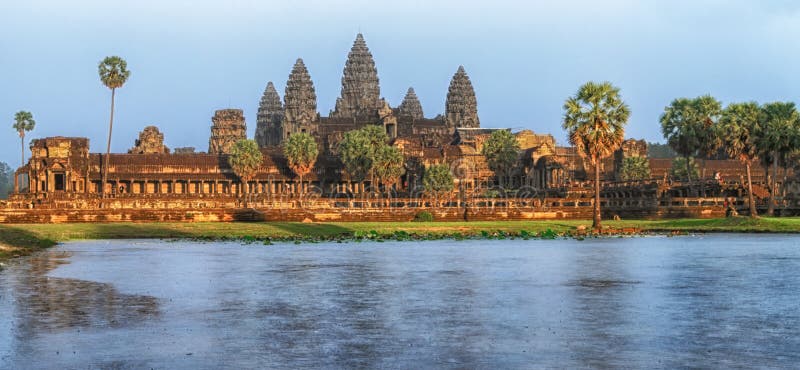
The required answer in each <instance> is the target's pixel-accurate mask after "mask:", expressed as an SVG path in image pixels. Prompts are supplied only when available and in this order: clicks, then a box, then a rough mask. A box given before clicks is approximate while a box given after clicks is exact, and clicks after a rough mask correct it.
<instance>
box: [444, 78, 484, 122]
mask: <svg viewBox="0 0 800 370" xmlns="http://www.w3.org/2000/svg"><path fill="white" fill-rule="evenodd" d="M445 123H446V124H447V127H448V128H449V129H450V130H451V131H455V129H456V128H476V127H480V126H481V123H480V120H479V119H478V101H477V99H476V98H475V89H473V88H472V82H471V81H470V80H469V76H467V72H466V71H464V67H463V66H459V67H458V71H456V74H455V75H453V79H452V80H451V81H450V88H449V89H448V90H447V101H446V102H445Z"/></svg>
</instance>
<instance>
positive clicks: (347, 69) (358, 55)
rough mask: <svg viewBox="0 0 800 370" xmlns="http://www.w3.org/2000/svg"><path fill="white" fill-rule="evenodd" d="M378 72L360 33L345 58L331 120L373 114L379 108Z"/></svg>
mask: <svg viewBox="0 0 800 370" xmlns="http://www.w3.org/2000/svg"><path fill="white" fill-rule="evenodd" d="M380 96H381V91H380V85H379V80H378V70H377V68H375V61H374V60H373V59H372V53H370V51H369V48H368V47H367V43H366V42H365V41H364V36H363V35H361V34H360V33H359V34H358V35H357V36H356V40H355V41H354V42H353V47H352V48H351V49H350V53H349V54H348V55H347V61H346V62H345V65H344V73H343V76H342V92H341V96H340V97H339V98H337V99H336V108H335V109H334V111H333V113H332V114H331V116H333V117H351V118H352V117H358V116H364V115H373V114H375V113H376V112H377V110H378V109H379V108H380V107H381V99H380Z"/></svg>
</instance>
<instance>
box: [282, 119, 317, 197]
mask: <svg viewBox="0 0 800 370" xmlns="http://www.w3.org/2000/svg"><path fill="white" fill-rule="evenodd" d="M283 154H284V155H286V159H287V160H288V162H289V168H291V169H292V171H293V172H294V173H296V174H297V176H299V177H300V192H301V193H303V192H304V191H303V176H304V175H307V174H308V173H310V172H311V169H312V168H314V164H315V163H316V162H317V155H319V148H318V146H317V141H316V140H314V137H313V136H311V135H309V134H307V133H305V132H300V133H296V134H292V135H290V136H289V139H287V140H286V144H285V145H284V146H283Z"/></svg>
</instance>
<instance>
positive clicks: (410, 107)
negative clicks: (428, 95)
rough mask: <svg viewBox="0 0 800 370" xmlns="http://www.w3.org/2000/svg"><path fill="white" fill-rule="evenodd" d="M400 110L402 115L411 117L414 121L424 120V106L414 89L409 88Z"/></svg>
mask: <svg viewBox="0 0 800 370" xmlns="http://www.w3.org/2000/svg"><path fill="white" fill-rule="evenodd" d="M398 108H399V110H400V115H403V116H409V117H411V118H413V119H422V118H423V117H424V116H423V114H422V104H420V102H419V99H418V98H417V94H416V93H415V92H414V88H413V87H409V88H408V92H406V97H405V98H403V102H402V103H400V106H399V107H398Z"/></svg>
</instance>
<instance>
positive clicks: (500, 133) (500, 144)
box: [481, 130, 519, 187]
mask: <svg viewBox="0 0 800 370" xmlns="http://www.w3.org/2000/svg"><path fill="white" fill-rule="evenodd" d="M481 154H483V156H484V157H486V162H487V164H488V165H489V168H490V169H491V170H492V171H494V173H495V174H496V176H497V178H498V179H500V186H501V187H505V186H506V181H507V180H508V177H509V176H510V175H511V170H512V169H513V168H514V165H515V164H516V163H517V161H518V160H519V143H518V142H517V139H516V138H515V137H514V135H512V134H511V132H510V131H508V130H497V131H495V132H492V135H491V136H489V139H487V140H486V142H484V143H483V148H482V149H481Z"/></svg>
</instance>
